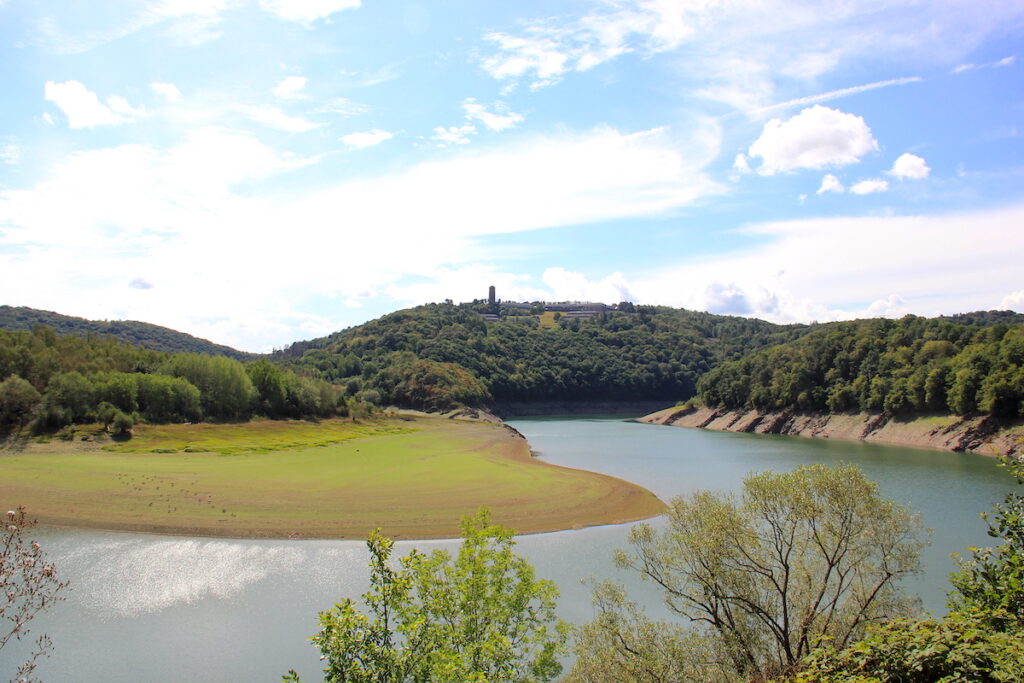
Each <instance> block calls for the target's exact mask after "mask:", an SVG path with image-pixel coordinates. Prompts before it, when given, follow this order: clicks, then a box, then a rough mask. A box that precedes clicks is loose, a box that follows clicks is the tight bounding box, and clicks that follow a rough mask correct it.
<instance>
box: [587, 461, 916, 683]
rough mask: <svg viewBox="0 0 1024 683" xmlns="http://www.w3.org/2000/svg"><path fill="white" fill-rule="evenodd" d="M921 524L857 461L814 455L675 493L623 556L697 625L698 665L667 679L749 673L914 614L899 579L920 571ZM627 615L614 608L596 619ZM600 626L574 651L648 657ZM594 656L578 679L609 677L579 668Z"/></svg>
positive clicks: (767, 671)
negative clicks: (736, 491) (662, 523)
mask: <svg viewBox="0 0 1024 683" xmlns="http://www.w3.org/2000/svg"><path fill="white" fill-rule="evenodd" d="M920 534H921V529H920V525H919V523H918V521H917V520H916V519H915V518H914V517H913V516H912V515H911V514H910V513H909V512H907V511H906V510H905V509H903V508H902V507H900V506H898V505H895V504H894V503H892V502H891V501H888V500H886V499H884V498H882V497H881V496H880V495H879V494H878V488H877V486H876V485H875V484H874V483H873V482H870V481H868V480H867V478H866V477H865V476H864V474H863V473H862V472H861V471H860V470H859V469H858V468H856V467H853V466H843V467H837V468H827V467H824V466H821V465H812V466H804V467H799V468H797V469H796V470H794V471H792V472H788V473H781V474H779V473H773V472H762V473H759V474H753V475H751V476H749V477H748V478H747V479H746V480H745V481H744V484H743V492H742V494H741V495H740V496H739V497H735V496H731V495H724V494H720V493H713V492H707V491H702V492H697V493H695V494H693V495H690V496H686V497H680V498H677V499H676V500H675V501H673V504H672V507H671V509H670V510H669V513H668V524H667V526H666V528H665V529H664V530H663V531H661V532H658V531H655V529H654V528H653V527H651V526H650V525H647V524H640V525H637V526H636V527H634V528H633V531H632V532H631V534H630V543H631V544H632V545H633V552H632V553H625V552H620V553H618V555H617V558H616V559H617V561H618V563H619V564H620V565H621V566H623V567H628V568H632V569H634V570H636V571H639V572H640V573H641V575H642V576H643V577H644V578H645V579H649V580H652V581H654V582H655V583H657V584H658V585H659V586H661V588H662V589H663V590H664V592H665V601H666V604H667V606H668V607H669V609H670V610H671V611H673V612H675V613H676V614H678V615H680V616H682V617H684V618H686V619H688V620H690V621H692V622H694V623H695V624H696V625H697V628H696V629H694V633H693V634H692V635H691V636H688V640H681V639H677V640H676V642H677V643H679V644H680V646H681V647H683V646H685V648H686V651H687V652H689V653H690V654H689V655H687V656H686V658H685V659H687V660H688V661H692V662H694V663H695V665H694V666H691V667H689V669H688V671H689V673H685V672H684V673H685V675H683V674H677V675H675V676H674V677H669V678H668V679H666V680H700V681H705V680H706V681H712V680H719V679H725V680H736V679H750V678H756V677H768V676H773V675H780V674H784V673H787V672H790V671H793V670H795V668H796V667H797V666H798V664H799V662H800V660H801V659H802V658H803V657H805V656H806V655H807V654H808V653H809V652H810V651H811V649H812V648H813V647H814V646H815V645H816V644H817V643H818V642H819V641H820V640H822V639H823V638H827V639H829V640H830V641H831V642H833V643H835V644H836V645H837V646H839V647H845V646H846V645H847V644H849V643H851V642H853V641H855V640H857V639H859V638H861V637H862V636H863V635H864V633H865V631H866V629H867V626H868V625H869V624H874V623H880V622H882V621H884V620H887V619H890V618H893V617H898V616H903V615H908V614H910V613H911V612H912V611H913V608H914V606H915V605H914V603H913V601H911V600H909V599H907V598H904V597H903V596H902V595H901V593H900V590H899V586H898V582H899V579H900V578H902V577H904V576H906V575H907V574H910V573H912V572H916V571H917V570H918V565H919V562H918V555H919V551H920V548H921V545H922V543H921V541H920V540H919V539H920ZM616 614H617V615H618V616H615V615H616ZM623 614H626V615H627V616H628V610H626V611H623V610H622V609H621V607H618V606H616V605H614V604H612V605H610V608H609V606H606V608H605V609H603V610H599V619H598V622H597V623H600V622H601V621H602V620H604V621H605V622H606V623H607V622H608V621H609V620H614V619H621V618H622V615H623ZM627 621H628V619H627ZM637 623H639V624H641V625H643V623H644V622H643V621H637ZM648 623H649V622H648ZM701 626H703V628H701ZM600 633H602V631H600V630H595V629H594V628H593V624H592V625H590V626H588V627H587V629H585V630H584V631H583V632H582V640H580V641H578V642H577V650H578V651H579V650H581V649H588V648H589V649H593V650H595V651H597V650H604V651H606V654H605V655H602V658H595V660H594V661H603V660H607V659H608V658H612V657H618V658H620V659H622V660H626V661H628V660H632V661H634V662H635V661H639V660H640V659H641V656H640V655H639V654H637V648H634V647H632V646H629V645H628V642H624V640H625V639H624V638H607V637H601V638H599V637H594V636H595V634H600ZM605 633H606V631H605ZM588 634H589V635H588ZM695 648H696V649H695ZM676 658H677V659H679V657H678V655H677V656H676ZM587 661H588V660H587V659H581V660H580V662H578V663H577V666H576V669H575V670H574V672H573V675H574V678H575V679H576V680H580V681H583V680H586V681H603V680H613V679H611V678H608V677H606V676H605V675H604V674H603V673H602V672H601V671H588V670H586V669H585V668H582V667H586V666H587ZM627 680H628V679H627ZM635 680H658V679H645V678H643V677H638V678H636V679H635Z"/></svg>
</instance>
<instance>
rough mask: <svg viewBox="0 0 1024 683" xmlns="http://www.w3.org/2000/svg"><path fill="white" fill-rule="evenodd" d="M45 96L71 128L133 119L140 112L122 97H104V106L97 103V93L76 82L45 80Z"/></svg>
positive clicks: (125, 121) (114, 123) (109, 124)
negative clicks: (60, 112)
mask: <svg viewBox="0 0 1024 683" xmlns="http://www.w3.org/2000/svg"><path fill="white" fill-rule="evenodd" d="M44 96H45V97H46V99H47V100H49V101H50V102H53V103H54V104H56V105H57V106H58V107H59V108H60V110H61V111H62V112H64V116H66V117H67V120H68V126H69V127H70V128H92V127H94V126H111V125H116V124H119V123H127V122H129V121H132V120H133V119H134V117H136V116H138V115H140V114H142V113H143V112H142V111H141V110H138V109H134V108H132V107H131V106H130V105H129V104H128V102H127V100H125V99H124V98H123V97H118V96H113V97H109V98H107V106H105V105H103V104H102V103H100V100H99V98H98V97H97V96H96V93H94V92H92V91H91V90H89V89H88V88H86V87H85V86H84V85H82V84H81V83H79V82H78V81H65V82H63V83H56V82H54V81H47V82H46V86H45V89H44Z"/></svg>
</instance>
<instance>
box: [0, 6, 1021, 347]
mask: <svg viewBox="0 0 1024 683" xmlns="http://www.w3.org/2000/svg"><path fill="white" fill-rule="evenodd" d="M491 5H493V6H491ZM1022 34H1024V6H1022V5H1020V4H1019V3H1006V2H999V1H998V0H981V1H979V0H974V1H971V2H967V1H966V0H942V1H940V2H935V3H927V6H924V5H922V4H920V3H917V2H913V1H912V0H904V1H897V2H891V3H886V4H885V5H884V7H883V6H879V5H878V4H877V3H873V2H868V1H867V0H854V1H853V2H846V1H840V0H829V1H826V2H809V1H806V0H767V1H766V2H759V3H745V2H738V1H737V2H729V1H726V2H721V3H710V4H709V3H688V2H682V1H678V2H677V1H673V0H605V1H602V2H588V3H584V2H578V1H568V0H556V1H555V2H539V1H534V0H525V1H524V2H517V3H489V4H488V5H484V6H481V5H480V3H478V2H473V1H472V0H451V1H446V2H443V3H442V2H436V1H425V0H424V1H420V0H408V1H405V2H383V3H371V2H367V3H362V2H360V0H216V1H214V2H205V3H196V2H194V1H192V0H139V1H136V0H98V2H96V3H89V5H88V6H85V5H83V4H82V3H77V2H74V1H73V0H55V1H54V2H48V3H36V2H32V1H31V0H6V2H0V60H2V61H0V63H3V64H4V65H5V69H4V71H5V75H6V78H5V81H4V86H3V87H4V95H5V105H6V106H5V107H4V108H3V109H2V110H0V122H2V126H0V292H2V297H0V303H5V304H10V305H23V306H32V307H35V308H43V309H48V310H56V311H58V312H61V313H65V314H70V315H78V316H83V317H88V318H99V319H118V318H127V319H138V320H145V321H148V322H153V323H157V324H161V325H166V326H168V327H173V328H175V329H180V330H182V331H185V332H189V333H192V334H196V335H198V336H202V337H206V338H209V339H212V340H214V341H217V342H220V343H226V344H231V345H233V346H236V347H238V348H242V349H247V350H269V349H270V348H271V347H274V346H282V345H284V344H287V343H290V342H291V341H294V340H297V339H302V338H309V337H312V336H318V335H322V334H325V333H328V332H330V331H333V330H336V329H339V328H342V327H346V326H349V325H353V324H358V323H360V322H363V321H365V320H368V319H370V318H373V317H376V316H378V315H380V314H383V313H386V312H388V311H390V310H394V309H395V308H398V307H402V306H407V305H411V304H417V303H423V302H428V301H441V300H444V299H454V300H456V301H460V300H469V299H474V298H482V297H483V296H485V295H486V291H487V286H488V285H491V284H494V285H496V286H497V288H498V292H499V296H501V297H502V298H504V299H518V300H538V299H544V300H598V301H605V302H609V303H613V302H617V301H622V300H629V301H638V302H641V303H651V304H664V305H671V306H685V307H688V308H695V309H701V310H710V311H712V312H716V313H728V314H736V315H749V316H757V317H761V318H765V319H769V320H774V321H778V322H789V321H810V320H819V321H825V320H835V319H846V318H853V317H863V316H876V315H886V316H900V315H904V314H906V313H915V314H921V315H935V314H943V313H944V314H949V313H956V312H961V311H968V310H977V309H989V308H1010V309H1014V310H1024V276H1022V275H1021V273H1022V272H1024V270H1022V269H1021V268H1020V266H1019V255H1020V254H1021V253H1024V230H1022V229H1021V226H1022V225H1024V183H1022V182H1021V179H1022V177H1024V163H1022V162H1021V159H1024V154H1022V152H1024V143H1022V139H1021V131H1022V130H1024V88H1021V87H1020V86H1021V85H1022V84H1024V77H1022V74H1021V70H1020V69H1021V64H1020V63H1019V60H1018V55H1017V54H1016V52H1015V51H1016V50H1017V49H1018V48H1019V46H1020V45H1021V44H1024V41H1022V40H1021V38H1022Z"/></svg>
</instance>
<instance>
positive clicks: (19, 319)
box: [0, 306, 255, 360]
mask: <svg viewBox="0 0 1024 683" xmlns="http://www.w3.org/2000/svg"><path fill="white" fill-rule="evenodd" d="M36 325H46V326H47V327H49V328H51V329H53V331H55V332H56V333H57V334H74V335H78V336H81V337H86V336H89V335H93V336H111V337H114V338H115V339H118V340H119V341H122V342H124V343H126V344H131V345H134V346H141V347H143V348H146V349H151V350H153V351H165V352H168V353H175V352H181V351H188V352H191V353H205V354H207V355H211V356H227V357H229V358H236V359H238V360H246V359H248V358H252V357H253V356H254V355H255V354H251V353H246V352H244V351H239V350H237V349H233V348H231V347H230V346H223V345H221V344H214V343H213V342H210V341H207V340H205V339H200V338H198V337H193V336H192V335H190V334H185V333H184V332H178V331H176V330H172V329H169V328H167V327H160V326H159V325H153V324H150V323H143V322H139V321H137V320H86V319H85V318H76V317H73V316H70V315H61V314H60V313H54V312H52V311H41V310H38V309H35V308H27V307H25V306H0V330H23V331H26V332H28V331H31V330H32V328H33V327H35V326H36Z"/></svg>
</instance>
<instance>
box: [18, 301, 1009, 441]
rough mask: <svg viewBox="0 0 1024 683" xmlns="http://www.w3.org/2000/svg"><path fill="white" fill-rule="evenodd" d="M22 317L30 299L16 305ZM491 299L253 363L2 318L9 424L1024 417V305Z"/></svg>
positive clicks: (405, 317) (398, 315) (402, 318)
mask: <svg viewBox="0 0 1024 683" xmlns="http://www.w3.org/2000/svg"><path fill="white" fill-rule="evenodd" d="M19 310H30V309H12V308H10V307H4V309H3V311H4V312H5V313H11V312H12V311H19ZM493 310H494V309H493V308H492V307H491V305H489V304H487V303H486V302H474V303H470V304H460V305H454V304H450V303H444V304H428V305H424V306H418V307H416V308H411V309H407V310H402V311H397V312H395V313H391V314H389V315H385V316H383V317H381V318H378V319H376V320H373V321H371V322H368V323H366V324H364V325H360V326H357V327H353V328H349V329H347V330H342V331H340V332H337V333H334V334H332V335H330V336H328V337H323V338H320V339H314V340H310V341H304V342H297V343H295V344H293V345H292V346H290V347H288V348H286V349H284V350H282V351H277V352H275V353H274V354H271V355H270V356H264V357H252V358H250V359H247V360H246V361H245V362H243V361H240V360H237V359H235V358H230V357H227V356H224V355H222V354H220V353H216V352H213V351H211V352H209V353H193V352H167V351H161V350H154V349H152V348H144V345H142V344H141V343H140V344H139V345H133V344H129V343H125V342H124V341H122V340H120V339H119V338H116V337H115V336H112V335H100V334H94V333H91V332H89V331H88V330H87V326H86V327H81V328H79V329H76V330H75V332H74V333H73V334H63V335H62V334H58V333H57V331H55V330H54V329H53V328H51V327H49V326H46V325H42V324H38V323H37V324H36V325H35V326H33V328H32V329H31V330H30V331H23V330H14V331H9V330H3V329H0V431H10V430H11V429H15V428H23V427H25V428H28V429H30V430H32V431H36V432H46V431H57V430H60V429H62V428H64V427H66V426H67V425H71V424H82V423H92V422H99V423H102V424H105V425H108V426H110V427H113V428H114V429H115V430H116V431H126V430H127V429H129V428H130V427H131V425H132V424H134V423H137V422H140V421H145V422H154V423H156V422H176V421H198V420H245V419H249V418H250V417H253V416H266V417H271V418H299V417H324V416H332V415H347V414H350V413H353V412H354V413H356V414H365V413H366V412H368V411H371V410H372V409H373V408H374V407H375V406H390V405H394V406H399V407H405V408H419V409H425V410H439V411H443V410H450V409H452V408H457V407H461V406H469V407H491V406H495V405H497V406H499V407H500V405H501V404H502V403H504V402H515V401H561V402H576V401H609V400H611V401H614V400H620V401H636V400H664V401H666V402H668V401H680V400H685V399H688V398H690V397H692V396H694V394H695V393H696V392H697V391H698V390H699V392H700V397H701V399H702V400H703V401H704V402H705V403H707V404H708V405H712V406H724V407H728V408H754V409H758V410H783V409H798V410H804V411H830V412H844V411H861V410H864V411H888V412H890V413H893V414H908V413H917V412H947V411H949V412H953V413H958V414H968V413H975V412H982V413H990V414H996V415H1001V416H1017V415H1021V414H1024V323H1021V322H1020V321H1019V319H1020V318H1022V317H1024V316H1020V315H1019V314H1015V313H1011V312H1009V311H989V312H981V313H970V314H963V315H959V316H953V317H949V318H933V319H926V318H918V317H914V316H907V317H905V318H903V319H901V320H886V319H873V320H861V321H852V322H840V323H829V324H824V325H775V324H772V323H768V322H764V321H761V320H752V319H748V318H739V317H731V316H720V315H712V314H709V313H698V312H694V311H687V310H680V309H672V308H666V307H656V306H634V305H632V304H628V303H623V304H620V305H619V306H617V307H615V308H614V309H609V310H607V311H604V312H602V313H600V314H598V315H595V316H593V317H589V318H586V317H583V318H581V317H571V316H564V317H562V318H561V319H556V318H555V317H553V316H549V317H547V318H546V319H545V320H544V324H541V323H540V319H539V318H538V317H536V316H534V315H527V314H525V312H524V313H522V314H519V315H516V313H519V312H517V311H510V310H507V309H502V311H501V316H500V318H499V322H486V321H485V320H484V318H483V317H482V315H481V313H485V312H492V311H493ZM54 315H56V314H54ZM57 317H58V318H61V317H62V316H57ZM71 320H74V319H71ZM954 321H955V322H954ZM83 322H85V323H88V322H89V321H83ZM97 324H98V325H108V323H97ZM126 324H127V325H134V323H126ZM156 329H163V328H156ZM169 332H170V331H169ZM172 334H178V333H172ZM181 336H182V337H185V338H187V339H193V340H194V338H192V337H188V335H181ZM195 341H199V340H195ZM217 348H226V347H217Z"/></svg>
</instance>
